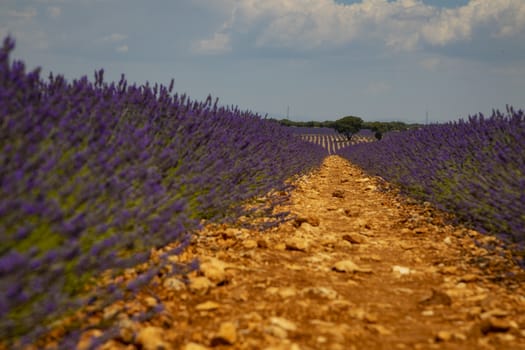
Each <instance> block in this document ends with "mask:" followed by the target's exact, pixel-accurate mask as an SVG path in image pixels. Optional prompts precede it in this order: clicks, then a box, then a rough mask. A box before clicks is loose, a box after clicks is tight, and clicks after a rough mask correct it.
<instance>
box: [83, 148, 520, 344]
mask: <svg viewBox="0 0 525 350" xmlns="http://www.w3.org/2000/svg"><path fill="white" fill-rule="evenodd" d="M283 209H287V210H290V211H291V212H292V213H293V214H294V215H295V216H296V218H295V219H294V220H292V221H290V222H287V223H285V224H282V225H281V226H279V227H277V228H275V229H272V230H270V231H267V232H256V231H250V230H246V229H237V228H233V227H227V226H213V227H208V228H206V229H205V230H203V231H202V232H199V233H198V234H197V235H196V236H195V239H194V241H193V243H192V245H191V246H190V248H189V249H187V251H186V252H185V253H184V254H183V255H182V256H180V257H178V259H180V260H181V261H189V260H191V259H194V258H199V259H200V260H201V262H202V266H201V269H200V271H198V272H192V273H191V274H189V275H187V276H179V277H170V278H164V277H159V278H157V280H156V281H155V282H156V283H157V286H156V287H153V290H154V291H155V293H154V294H156V295H157V296H158V297H160V300H159V299H155V298H154V297H152V296H151V295H146V294H142V295H140V296H139V297H138V298H137V299H136V300H134V301H133V302H132V303H131V304H130V305H128V307H129V309H130V310H140V309H141V308H147V307H152V306H154V305H156V304H157V303H158V302H159V301H160V302H162V303H163V304H164V306H165V311H163V312H162V313H161V314H160V315H158V316H156V317H155V318H153V319H152V320H150V321H148V322H145V323H142V324H138V323H133V322H131V321H129V319H127V318H126V317H125V315H120V316H119V317H120V319H121V321H120V323H121V325H122V326H123V330H122V331H121V333H120V335H119V336H118V337H117V338H115V339H113V340H110V341H109V342H107V343H106V344H105V345H103V346H102V347H101V348H103V349H128V350H131V349H145V350H153V349H155V350H160V349H164V350H170V349H185V350H201V349H266V350H277V349H283V350H284V349H290V350H299V349H301V350H305V349H330V350H346V349H525V287H524V283H523V281H524V280H525V274H524V272H523V270H521V269H520V268H518V267H516V266H515V264H514V263H513V262H512V260H511V259H510V254H509V253H508V252H507V251H506V250H505V249H503V248H502V247H501V245H500V244H499V242H498V241H497V240H496V239H495V238H493V237H488V236H482V235H480V234H479V233H477V232H475V231H472V230H469V229H466V228H463V227H458V226H452V225H449V224H447V223H446V220H445V216H444V215H443V214H442V213H440V212H438V211H437V210H434V209H433V208H432V207H431V206H430V205H425V204H418V203H416V202H414V201H411V200H410V199H406V198H403V197H401V196H399V195H398V194H396V191H395V190H393V189H392V188H390V187H389V185H388V184H385V183H384V182H381V181H380V180H379V179H375V178H370V177H368V176H367V175H366V174H364V173H363V172H362V171H361V170H360V169H359V168H357V167H355V166H353V165H352V164H350V163H349V162H347V161H345V160H343V159H342V158H339V157H336V156H331V157H328V158H327V159H326V161H325V162H324V164H323V166H322V167H321V169H320V170H319V171H317V172H314V173H312V174H310V175H308V176H305V177H303V178H301V179H299V180H298V182H297V189H296V190H295V191H294V192H293V195H292V198H291V202H290V203H289V204H288V205H287V207H286V208H283ZM483 245H485V246H491V247H492V248H490V249H487V248H483V247H482V246H483ZM152 295H153V294H152ZM121 306H122V305H117V306H114V307H115V308H117V307H121ZM111 314H112V307H109V308H108V309H107V310H106V311H105V313H104V314H103V315H99V316H98V317H99V319H97V318H94V320H93V322H95V323H96V322H98V321H100V319H103V318H105V317H110V315H111ZM93 335H97V331H96V330H93V331H90V332H86V333H85V334H84V336H83V337H82V339H81V341H80V343H79V346H78V348H80V349H82V348H85V345H86V343H87V342H88V340H89V337H90V336H93Z"/></svg>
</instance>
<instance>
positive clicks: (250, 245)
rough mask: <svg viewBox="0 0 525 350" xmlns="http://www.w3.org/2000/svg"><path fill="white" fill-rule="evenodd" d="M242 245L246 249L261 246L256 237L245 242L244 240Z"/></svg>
mask: <svg viewBox="0 0 525 350" xmlns="http://www.w3.org/2000/svg"><path fill="white" fill-rule="evenodd" d="M242 246H243V247H244V248H245V249H253V248H257V247H258V246H259V244H258V243H257V241H256V240H254V239H247V240H245V241H244V242H242Z"/></svg>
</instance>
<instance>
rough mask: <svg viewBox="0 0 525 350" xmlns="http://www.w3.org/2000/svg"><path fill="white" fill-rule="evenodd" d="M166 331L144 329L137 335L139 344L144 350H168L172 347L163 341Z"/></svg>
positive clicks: (154, 328) (152, 328) (153, 328)
mask: <svg viewBox="0 0 525 350" xmlns="http://www.w3.org/2000/svg"><path fill="white" fill-rule="evenodd" d="M163 332H164V330H163V329H162V328H159V327H144V328H142V329H141V330H139V332H138V334H137V339H136V341H137V343H138V344H140V345H142V349H144V350H168V349H171V347H170V345H169V344H168V343H166V342H165V341H164V340H163V339H162V334H163Z"/></svg>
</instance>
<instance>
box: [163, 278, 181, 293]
mask: <svg viewBox="0 0 525 350" xmlns="http://www.w3.org/2000/svg"><path fill="white" fill-rule="evenodd" d="M162 285H163V286H164V288H166V289H168V290H172V291H176V292H180V291H183V290H185V289H186V283H184V282H182V281H181V280H179V279H178V278H175V277H171V278H167V279H166V280H165V281H164V283H163V284H162Z"/></svg>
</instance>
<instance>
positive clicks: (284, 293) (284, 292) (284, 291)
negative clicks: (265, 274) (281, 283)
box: [278, 287, 297, 299]
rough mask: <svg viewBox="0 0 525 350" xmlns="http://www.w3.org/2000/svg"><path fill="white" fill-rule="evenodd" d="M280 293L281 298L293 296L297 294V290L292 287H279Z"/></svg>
mask: <svg viewBox="0 0 525 350" xmlns="http://www.w3.org/2000/svg"><path fill="white" fill-rule="evenodd" d="M278 294H279V296H280V297H281V298H283V299H286V298H291V297H294V296H296V295H297V291H296V290H295V289H294V288H291V287H285V288H279V291H278Z"/></svg>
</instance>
